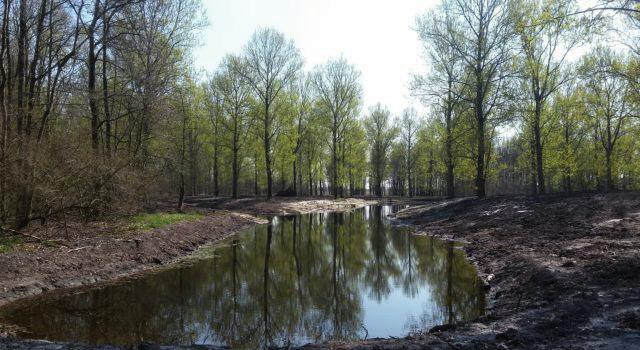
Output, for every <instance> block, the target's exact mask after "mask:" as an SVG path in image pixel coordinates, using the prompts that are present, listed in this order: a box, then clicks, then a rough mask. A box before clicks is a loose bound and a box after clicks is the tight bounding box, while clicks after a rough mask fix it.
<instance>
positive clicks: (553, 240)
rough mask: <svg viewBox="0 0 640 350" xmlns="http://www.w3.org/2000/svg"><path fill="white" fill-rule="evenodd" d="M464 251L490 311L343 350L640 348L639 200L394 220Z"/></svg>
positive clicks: (556, 202)
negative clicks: (457, 322)
mask: <svg viewBox="0 0 640 350" xmlns="http://www.w3.org/2000/svg"><path fill="white" fill-rule="evenodd" d="M398 218H399V219H403V220H408V221H410V222H412V223H414V224H416V225H417V226H418V227H419V231H420V233H421V234H427V235H433V236H436V237H440V238H446V239H451V240H456V241H460V242H465V243H467V245H466V247H465V251H466V252H467V254H468V255H469V257H470V258H471V259H472V260H473V261H474V262H475V264H476V265H477V266H478V268H479V271H480V272H481V274H482V276H483V278H484V280H485V281H486V283H487V288H489V289H490V292H489V295H490V306H489V309H488V310H487V314H486V315H485V316H483V317H481V318H480V319H478V320H476V321H475V322H472V323H468V324H460V325H455V326H453V327H448V326H446V327H437V329H433V330H432V331H431V332H428V331H425V332H424V333H421V334H415V335H412V336H410V337H408V338H406V339H402V340H372V341H365V342H360V343H358V344H323V345H321V346H314V347H312V348H345V349H347V348H348V349H402V348H416V349H417V348H441V349H512V348H513V349H640V327H639V325H640V195H639V194H637V193H625V194H609V195H579V196H572V197H563V196H548V197H543V198H540V199H538V200H534V199H531V198H525V197H518V198H513V197H511V198H487V199H481V200H477V199H462V200H456V201H450V202H447V203H441V204H438V205H433V204H428V205H423V206H416V207H412V208H410V209H409V210H405V211H404V212H401V213H399V214H398Z"/></svg>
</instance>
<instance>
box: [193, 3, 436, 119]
mask: <svg viewBox="0 0 640 350" xmlns="http://www.w3.org/2000/svg"><path fill="white" fill-rule="evenodd" d="M438 2H439V1H438V0H395V1H389V0H268V1H266V0H203V3H204V5H205V8H206V10H207V16H208V18H209V22H210V25H209V27H208V28H207V29H206V30H205V31H204V32H203V35H202V38H201V39H202V40H201V41H202V44H203V46H202V47H200V48H198V49H197V50H196V52H195V62H196V65H197V66H198V67H200V68H203V69H205V70H207V71H213V70H215V68H216V67H217V66H218V64H219V63H220V61H221V59H222V57H223V56H224V55H226V54H227V53H239V52H240V51H241V50H242V47H243V46H244V45H245V43H246V42H247V41H248V40H249V38H250V36H251V34H252V33H253V32H254V31H255V29H256V28H258V27H273V28H275V29H277V30H279V31H281V32H282V33H284V34H285V36H287V37H288V38H291V39H293V40H294V41H295V43H296V45H297V46H298V48H299V49H300V51H301V52H302V55H303V56H304V58H305V69H306V70H310V69H311V68H313V67H314V66H315V65H318V64H322V63H324V62H326V61H327V59H329V58H331V57H337V56H340V55H341V54H342V55H344V57H345V58H346V59H347V60H348V61H349V62H350V63H352V64H354V65H355V66H356V67H357V68H358V69H359V70H360V71H361V72H362V79H361V83H362V86H363V90H364V108H365V109H368V107H369V106H371V105H373V104H375V103H377V102H381V103H382V104H385V105H387V106H388V107H389V108H390V109H391V111H392V113H394V115H397V114H399V113H401V111H402V110H403V109H404V108H405V107H407V106H409V105H411V104H413V105H414V106H416V107H418V106H419V103H418V102H417V101H415V100H414V99H412V98H411V97H410V95H409V90H408V83H409V80H410V75H411V73H417V72H422V71H424V70H425V69H426V68H425V65H424V63H423V59H422V49H421V46H420V42H419V41H418V38H417V35H416V33H415V32H414V31H413V29H412V27H413V25H414V23H415V17H416V16H417V15H419V14H422V13H424V12H425V11H426V10H427V9H428V8H430V7H433V6H434V5H435V4H436V3H438Z"/></svg>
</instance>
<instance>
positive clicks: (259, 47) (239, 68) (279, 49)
mask: <svg viewBox="0 0 640 350" xmlns="http://www.w3.org/2000/svg"><path fill="white" fill-rule="evenodd" d="M244 61H245V62H244V64H242V65H236V66H235V67H234V70H235V71H236V72H237V73H238V74H241V75H242V76H243V77H244V78H245V79H246V81H247V83H248V84H249V85H250V86H251V88H252V89H253V90H254V92H255V94H256V95H257V97H258V99H259V100H260V102H261V103H262V107H263V113H262V114H261V115H260V117H259V118H260V121H261V122H262V125H263V133H262V141H263V142H264V155H265V168H266V173H267V198H268V199H271V196H272V188H273V169H272V164H271V163H272V148H273V140H274V138H275V137H276V135H277V134H278V132H279V125H277V122H278V118H277V117H278V116H277V111H275V110H274V109H275V102H276V100H277V98H278V96H279V95H280V93H281V92H282V90H283V89H284V88H285V87H286V86H287V84H288V83H289V82H290V81H292V80H293V79H295V78H296V75H297V73H298V71H299V70H300V69H301V68H302V64H303V61H302V57H301V56H300V53H299V51H298V49H297V48H296V46H295V44H294V43H293V41H287V40H286V39H285V37H284V35H283V34H282V33H280V32H278V31H276V30H275V29H271V28H266V29H259V30H257V31H256V32H255V33H254V34H253V36H252V37H251V39H250V40H249V43H248V44H247V46H246V47H245V49H244Z"/></svg>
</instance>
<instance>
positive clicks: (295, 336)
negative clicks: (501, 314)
mask: <svg viewBox="0 0 640 350" xmlns="http://www.w3.org/2000/svg"><path fill="white" fill-rule="evenodd" d="M398 209H400V208H398V207H392V206H383V207H366V208H363V209H360V210H356V211H353V212H350V213H346V214H309V215H300V216H297V217H295V218H293V217H285V218H280V217H276V218H273V219H272V221H271V224H272V225H271V226H267V225H262V226H257V227H256V228H255V229H250V230H247V231H245V232H244V233H241V234H238V235H236V236H235V237H233V238H232V239H230V240H228V241H227V243H225V244H223V245H219V246H217V247H216V248H213V249H205V250H203V251H202V252H201V255H203V256H205V257H207V256H208V257H209V258H205V259H203V260H199V261H197V262H195V263H193V264H192V265H190V266H186V267H179V268H173V269H168V270H164V271H161V272H158V273H156V274H153V275H149V276H145V277H143V278H139V279H135V280H132V281H127V282H125V283H121V284H117V285H110V286H106V287H104V288H98V289H90V290H88V291H84V292H81V293H76V294H62V295H60V294H56V293H53V294H47V295H44V296H41V297H38V298H35V299H34V301H32V302H23V303H17V304H14V305H10V306H9V307H7V308H5V310H4V311H3V310H0V315H3V314H4V317H3V318H5V319H7V321H9V322H12V323H15V324H17V325H19V326H22V327H24V328H25V329H27V330H29V332H30V333H28V334H26V335H27V336H29V337H32V338H45V339H51V340H63V341H81V342H86V343H90V344H104V343H115V344H122V345H135V344H138V343H140V342H142V341H151V342H156V343H171V344H191V343H197V344H213V345H232V346H234V347H242V348H247V347H249V348H253V347H261V346H264V345H265V344H271V345H278V346H284V345H287V344H298V345H300V344H305V343H308V342H319V341H326V340H331V339H343V338H347V339H358V338H362V337H364V336H365V335H367V332H368V337H369V338H373V337H389V336H396V337H399V336H404V335H406V334H407V333H409V332H411V331H416V330H424V329H427V328H429V327H432V326H435V325H437V324H443V323H451V322H458V321H461V320H468V319H471V318H474V317H477V316H479V315H480V313H481V310H482V308H483V304H484V296H483V295H482V294H481V293H480V290H479V286H478V284H477V281H478V280H477V276H476V273H475V270H474V269H473V268H472V266H471V265H470V264H469V263H468V262H467V261H466V260H465V259H464V256H463V254H462V252H460V251H459V250H457V249H454V247H453V244H450V243H446V242H442V241H438V240H435V239H431V238H429V237H424V236H413V235H410V234H408V229H407V228H406V227H394V226H391V225H390V223H389V221H388V220H387V219H386V217H387V215H389V214H391V213H393V212H394V211H396V210H398ZM212 256H213V257H214V258H211V257H212ZM265 267H267V268H266V269H265ZM365 329H366V331H365Z"/></svg>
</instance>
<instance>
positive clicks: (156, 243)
mask: <svg viewBox="0 0 640 350" xmlns="http://www.w3.org/2000/svg"><path fill="white" fill-rule="evenodd" d="M372 203H375V201H372V200H364V199H339V200H330V199H321V200H311V199H302V200H300V199H289V198H277V199H274V200H272V201H265V200H260V199H253V198H252V199H245V200H242V199H240V200H228V199H206V198H198V199H191V200H190V202H189V206H188V207H189V208H188V209H187V211H189V210H197V211H200V212H202V213H204V214H205V217H204V218H203V219H201V220H198V221H192V222H182V223H178V224H173V225H169V226H166V227H163V228H159V229H155V230H150V231H143V232H135V231H134V232H131V231H128V230H127V229H126V228H125V227H124V226H126V223H125V222H123V221H122V220H121V221H117V220H115V221H114V220H112V221H104V222H93V223H89V224H81V223H77V222H75V223H74V222H70V223H67V225H66V227H63V225H62V224H60V223H57V224H56V223H51V224H48V225H46V226H38V225H36V226H33V227H30V228H29V229H28V230H26V231H25V232H24V233H25V235H23V236H21V238H22V239H23V240H25V241H27V242H29V241H31V242H30V243H25V244H21V245H20V246H19V247H17V248H16V249H14V250H12V251H11V252H9V253H4V254H0V266H2V268H1V269H0V305H3V304H5V303H7V302H10V301H13V300H16V299H19V298H23V297H27V296H33V295H37V294H40V293H42V292H45V291H48V290H53V289H59V288H68V287H77V286H84V285H90V284H94V283H98V282H101V281H110V280H114V279H117V278H121V277H124V276H128V275H131V274H134V273H137V272H141V271H144V270H149V269H152V268H156V267H159V266H163V265H166V264H168V263H170V262H173V261H175V260H176V259H179V258H181V257H183V256H186V255H188V254H190V253H191V252H193V251H194V250H196V249H197V248H198V247H200V246H201V245H203V244H206V243H211V242H215V241H218V240H220V239H223V238H226V237H228V236H229V235H231V234H233V233H236V232H238V231H239V230H241V229H243V228H246V227H248V226H251V225H254V224H256V223H261V222H265V221H264V217H267V216H272V215H285V214H291V213H302V212H309V211H340V210H350V209H353V208H357V207H362V206H365V205H368V204H372ZM164 207H168V206H167V205H165V206H164ZM259 217H263V218H259ZM36 238H37V239H36ZM0 333H2V330H1V329H0Z"/></svg>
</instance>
